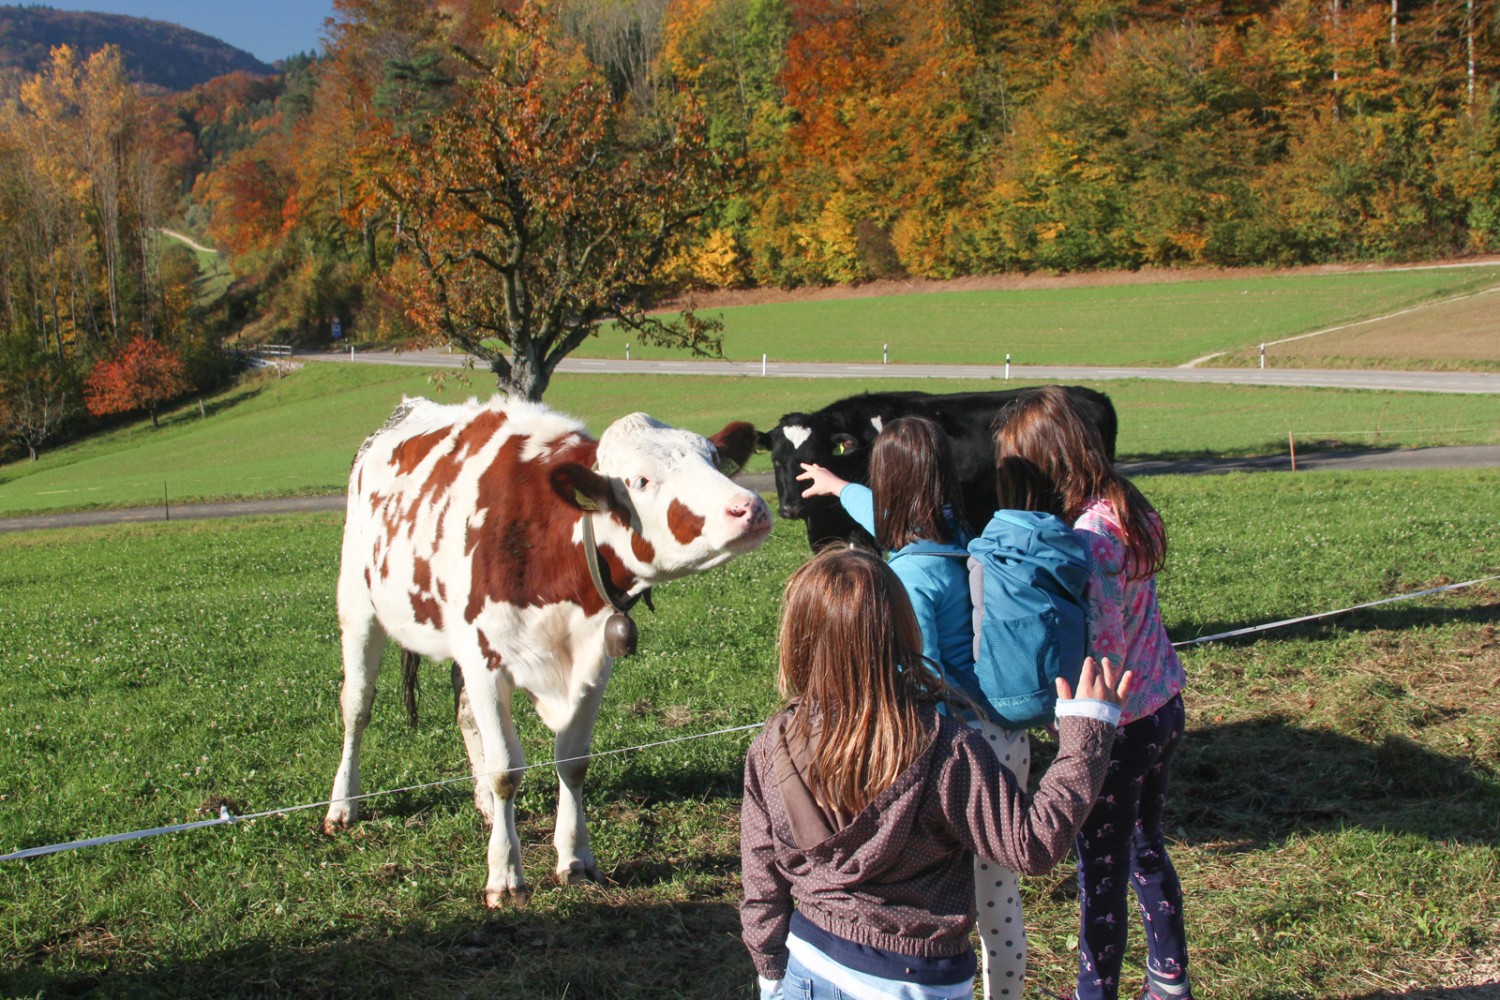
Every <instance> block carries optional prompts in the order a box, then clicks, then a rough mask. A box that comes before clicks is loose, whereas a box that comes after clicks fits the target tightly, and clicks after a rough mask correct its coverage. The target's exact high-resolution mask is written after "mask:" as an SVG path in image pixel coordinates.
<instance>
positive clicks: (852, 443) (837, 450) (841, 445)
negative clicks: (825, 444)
mask: <svg viewBox="0 0 1500 1000" xmlns="http://www.w3.org/2000/svg"><path fill="white" fill-rule="evenodd" d="M856 451H859V439H858V438H856V437H855V436H854V435H852V434H835V435H834V436H833V453H834V454H835V455H852V454H854V453H855V452H856Z"/></svg>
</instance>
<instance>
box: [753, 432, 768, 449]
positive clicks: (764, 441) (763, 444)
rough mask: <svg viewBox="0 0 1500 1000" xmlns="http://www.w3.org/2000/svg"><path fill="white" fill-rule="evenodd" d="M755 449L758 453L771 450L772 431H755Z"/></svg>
mask: <svg viewBox="0 0 1500 1000" xmlns="http://www.w3.org/2000/svg"><path fill="white" fill-rule="evenodd" d="M755 450H756V452H757V453H759V452H763V451H770V450H771V432H770V431H757V432H756V433H755Z"/></svg>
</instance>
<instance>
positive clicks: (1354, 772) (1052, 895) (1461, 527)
mask: <svg viewBox="0 0 1500 1000" xmlns="http://www.w3.org/2000/svg"><path fill="white" fill-rule="evenodd" d="M1492 479H1493V476H1492V475H1491V474H1489V473H1487V472H1468V471H1448V472H1426V473H1420V474H1407V473H1359V474H1325V473H1310V474H1300V475H1297V476H1295V477H1294V476H1290V475H1273V474H1261V475H1256V476H1239V475H1236V476H1226V477H1210V478H1191V479H1190V478H1186V477H1160V478H1152V479H1149V480H1143V481H1142V485H1143V487H1144V488H1145V490H1146V491H1147V493H1148V494H1149V495H1150V496H1151V497H1152V498H1153V499H1154V500H1155V501H1156V503H1157V504H1158V506H1159V507H1160V509H1161V510H1162V513H1163V516H1164V517H1165V518H1166V521H1167V523H1168V525H1169V526H1170V528H1171V532H1172V550H1171V554H1170V560H1169V564H1168V568H1167V570H1166V571H1165V573H1164V575H1163V577H1162V601H1163V607H1164V611H1165V614H1166V617H1167V624H1168V628H1169V631H1170V632H1171V633H1172V635H1173V637H1174V638H1177V639H1189V638H1192V637H1195V636H1201V635H1206V634H1211V633H1214V632H1218V631H1222V630H1224V629H1226V628H1234V627H1240V626H1244V625H1250V624H1255V623H1259V622H1264V621H1269V620H1273V619H1279V618H1285V617H1291V616H1295V615H1299V614H1305V613H1308V612H1311V611H1321V610H1329V609H1333V608H1337V607H1346V606H1349V605H1351V604H1355V603H1360V602H1363V601H1369V600H1373V599H1378V598H1380V597H1384V596H1389V595H1393V594H1398V593H1403V592H1408V591H1411V590H1416V589H1421V588H1424V587H1427V586H1431V585H1434V584H1437V583H1440V582H1445V581H1458V580H1464V579H1471V578H1474V577H1478V576H1481V575H1486V574H1492V573H1496V572H1500V568H1497V566H1496V553H1497V552H1500V524H1497V518H1496V517H1495V510H1496V508H1495V502H1494V498H1493V482H1492ZM340 520H341V519H340V518H338V517H337V516H307V517H282V518H265V519H241V520H236V521H234V522H228V523H205V522H196V523H173V524H158V525H150V526H119V527H112V528H100V529H79V530H70V531H59V532H44V533H32V534H23V535H13V536H7V537H4V538H0V592H3V593H4V594H5V595H6V598H5V601H4V602H3V603H0V668H3V669H0V705H4V706H5V713H4V717H3V721H0V850H11V849H14V848H19V847H26V846H32V845H35V844H39V843H46V842H51V841H56V840H67V839H72V838H76V837H86V836H93V835H98V834H102V833H107V832H113V831H118V830H124V829H133V828H140V827H150V826H156V825H159V824H163V823H172V822H180V821H185V820H192V819H195V818H200V817H201V816H203V815H211V814H213V813H215V812H216V811H217V807H218V805H219V804H220V803H222V802H228V803H229V804H230V805H231V808H232V809H234V810H235V811H236V812H240V813H244V812H248V811H254V810H261V809H269V808H276V807H280V806H289V805H294V804H298V803H304V802H314V801H318V800H321V799H322V798H324V797H325V796H326V794H327V791H328V786H329V783H330V782H331V780H332V772H333V769H334V767H335V765H336V763H337V759H338V754H339V742H340V724H339V721H338V717H337V715H338V710H337V690H338V665H337V661H338V643H337V627H336V623H335V618H334V612H333V580H334V575H335V572H336V563H337V552H338V536H339V524H340ZM800 536H801V532H799V531H796V530H795V526H793V525H781V526H779V527H778V529H777V532H776V534H775V535H774V536H773V538H772V540H771V541H770V542H769V543H768V544H767V546H766V547H765V548H764V549H762V550H761V551H760V552H757V553H755V554H753V555H751V556H747V557H745V558H742V559H740V560H738V561H736V562H734V563H731V564H730V565H729V566H726V567H724V568H722V569H720V570H717V571H714V572H713V573H710V574H707V575H705V576H702V577H699V578H695V579H692V580H686V581H681V582H679V583H676V584H672V585H670V586H669V587H665V588H662V590H661V592H660V593H659V595H658V613H657V614H656V615H654V616H653V615H650V614H642V615H641V616H640V617H641V627H642V650H643V651H642V653H641V655H640V656H639V657H637V658H633V659H628V660H624V661H622V662H621V663H620V664H618V665H617V668H616V671H615V675H614V678H613V680H612V681H611V686H610V689H609V691H608V693H607V695H606V697H605V705H604V709H603V712H602V713H601V716H600V721H599V726H598V729H597V731H596V738H595V744H594V745H595V749H596V750H608V749H612V748H616V747H625V746H632V745H637V744H641V743H646V742H652V741H655V740H660V739H665V738H670V737H674V736H681V735H689V734H697V733H703V732H707V731H711V730H714V729H717V728H721V727H726V726H731V725H735V724H739V723H746V722H754V721H757V720H759V719H761V718H763V717H764V716H765V715H766V713H767V712H768V711H769V710H770V709H771V707H772V705H773V703H774V698H775V695H774V681H773V674H774V628H775V621H776V615H777V607H776V605H777V600H778V596H779V590H780V587H781V585H782V582H783V581H784V579H785V578H786V576H787V574H788V573H789V572H790V571H791V570H792V569H793V568H794V567H795V566H796V565H797V564H798V563H799V562H800V561H801V560H802V559H803V558H804V557H805V551H804V548H805V547H804V546H803V544H802V542H801V538H800ZM1497 618H1500V587H1497V586H1496V585H1495V584H1493V583H1491V584H1488V585H1485V586H1482V587H1478V588H1473V589H1469V590H1465V591H1459V592H1455V593H1452V594H1449V595H1446V596H1443V597H1435V598H1424V599H1421V600H1418V601H1412V602H1406V603H1400V604H1394V605H1388V606H1384V607H1380V608H1375V609H1371V610H1368V611H1363V612H1356V613H1353V614H1351V615H1348V616H1346V617H1343V618H1340V619H1336V620H1331V621H1325V622H1320V623H1314V624H1309V625H1303V626H1297V627H1293V628H1289V629H1283V630H1278V631H1276V632H1272V633H1268V634H1266V635H1264V636H1261V637H1258V638H1251V639H1246V640H1240V641H1236V642H1232V643H1219V644H1209V645H1205V646H1194V647H1189V648H1187V649H1186V650H1185V651H1184V655H1185V657H1186V660H1187V666H1188V670H1189V673H1190V678H1191V681H1190V690H1189V695H1188V708H1189V720H1190V733H1189V737H1188V742H1187V745H1186V746H1185V749H1184V751H1183V754H1182V756H1181V758H1180V760H1179V764H1178V768H1177V773H1176V776H1175V779H1174V785H1175V789H1176V797H1175V804H1174V805H1173V807H1172V809H1171V811H1170V814H1169V826H1170V829H1171V831H1172V836H1173V851H1174V857H1175V859H1176V862H1177V866H1178V869H1179V872H1180V873H1181V875H1182V877H1183V879H1184V882H1185V884H1186V886H1187V898H1188V907H1189V909H1188V927H1189V933H1190V935H1191V941H1192V946H1193V974H1194V977H1195V982H1196V983H1197V985H1198V995H1200V996H1202V997H1205V998H1254V1000H1273V998H1285V997H1320V998H1321V997H1330V998H1331V997H1350V998H1352V997H1373V996H1377V995H1379V996H1390V995H1404V996H1408V997H1418V996H1448V997H1453V998H1457V997H1462V996H1465V995H1466V994H1464V993H1462V992H1458V991H1456V990H1455V991H1453V992H1447V993H1445V992H1442V991H1441V990H1439V989H1437V988H1439V987H1458V986H1460V985H1463V984H1465V983H1473V982H1481V981H1487V980H1485V979H1484V978H1483V977H1484V976H1485V975H1486V971H1485V970H1489V971H1488V975H1489V976H1490V977H1491V978H1495V977H1500V912H1497V899H1496V896H1495V893H1494V886H1495V884H1497V876H1500V849H1497V848H1500V689H1497V688H1496V686H1495V685H1494V678H1495V677H1496V676H1497V673H1500V639H1497V635H1496V621H1497ZM705 624H711V626H712V627H707V628H706V627H705ZM393 667H394V656H393V655H391V654H388V656H387V671H388V672H387V674H386V675H385V676H384V677H383V679H382V680H383V683H382V690H383V693H382V695H381V696H380V697H379V698H378V699H377V703H376V717H375V721H374V723H373V725H372V726H371V728H370V730H369V732H368V736H367V739H366V745H365V753H364V763H365V785H366V788H367V790H377V789H390V788H397V787H402V786H408V785H414V784H421V783H426V782H431V781H434V780H439V779H450V778H451V779H458V780H457V782H456V783H455V784H452V785H449V786H446V787H441V788H426V789H423V790H420V791H415V792H409V793H404V794H401V795H396V796H391V797H387V798H379V799H376V800H373V801H372V802H371V803H370V804H369V808H368V810H367V816H366V818H365V819H364V820H363V821H362V822H360V823H359V824H358V825H357V826H356V827H354V828H353V829H352V830H350V831H349V832H348V833H347V834H345V835H342V836H338V837H325V836H323V835H322V834H321V833H319V832H318V829H317V827H318V823H319V820H320V819H321V810H311V811H307V812H296V813H291V814H288V815H286V816H284V817H280V818H272V819H266V820H261V821H257V822H255V823H251V824H243V825H239V826H234V827H225V828H215V829H211V830H207V831H201V832H197V833H191V834H182V835H178V836H173V837H161V838H156V839H152V840H146V841H140V842H136V843H132V844H123V845H116V846H110V847H104V848H96V849H92V850H86V851H78V852H73V853H67V854H61V855H56V856H53V857H49V858H43V859H37V860H32V861H28V862H24V863H11V862H7V863H5V864H3V865H0V914H3V915H4V919H3V920H0V995H4V996H49V997H50V996H109V997H115V996H182V995H212V996H243V997H250V996H257V997H263V996H286V997H325V996H356V995H358V996H362V997H371V998H381V997H419V998H422V997H433V998H437V997H445V998H446V997H452V996H535V997H563V996H566V997H581V996H586V997H729V996H736V997H748V996H750V995H751V993H750V990H749V983H750V980H751V969H750V965H749V962H748V960H747V959H746V957H745V955H744V952H743V950H742V948H741V946H740V944H739V942H738V926H737V917H736V913H735V904H736V902H737V899H738V875H737V872H738V860H737V840H736V830H737V827H736V816H737V810H738V804H739V785H738V778H739V772H740V768H741V766H742V761H743V753H744V748H745V746H746V745H747V743H748V739H749V737H748V736H746V735H731V736H719V737H714V738H710V739H705V740H699V741H694V742H687V743H680V744H676V745H673V746H670V747H663V748H658V749H654V750H649V751H643V752H640V753H636V754H632V755H628V756H615V757H605V758H601V759H599V760H598V761H597V762H596V763H595V764H594V766H593V767H592V768H591V771H590V776H589V780H590V786H589V791H588V795H587V798H588V804H589V809H590V811H591V816H592V831H593V835H594V842H595V850H596V852H597V853H598V855H599V858H600V861H601V864H602V866H603V868H604V870H605V872H606V873H607V875H608V876H609V879H610V881H609V882H608V883H607V884H606V885H603V886H585V887H572V888H559V887H550V888H547V887H544V888H542V890H541V891H539V892H538V893H537V895H536V896H535V897H534V898H533V900H532V901H531V904H530V905H529V906H528V907H527V908H525V909H520V910H511V911H505V912H500V913H494V914H490V913H486V912H484V910H483V907H482V904H481V901H480V894H479V889H480V887H481V885H482V883H483V879H484V861H483V837H484V834H483V831H482V829H481V826H480V822H479V819H478V816H477V814H476V813H475V811H474V809H473V807H472V804H471V802H470V796H469V790H468V785H467V782H466V781H465V780H463V775H464V771H465V763H464V757H463V750H462V746H461V742H460V740H459V739H458V737H457V734H456V733H455V732H454V731H453V728H454V727H453V725H452V723H451V721H449V719H450V716H449V711H450V708H449V706H450V704H451V703H450V702H449V700H448V698H449V695H448V692H447V684H446V672H445V671H443V670H440V669H435V668H429V669H428V670H427V674H426V677H425V680H424V684H425V687H424V700H423V704H422V716H423V721H422V724H421V726H420V727H419V728H418V729H416V730H414V731H413V730H409V729H408V728H407V727H406V725H405V723H404V720H403V718H402V715H401V709H400V703H399V699H398V698H396V697H395V696H394V690H395V686H396V684H395V682H396V672H395V671H394V669H392V668H393ZM519 715H520V717H521V724H522V725H521V728H522V733H523V741H524V743H525V746H526V751H527V754H528V757H529V759H531V760H533V761H545V760H548V759H550V757H551V751H550V748H549V745H548V740H547V739H546V735H545V733H544V731H543V730H542V728H541V726H540V725H539V723H538V722H537V721H536V719H535V718H534V716H533V715H532V714H531V712H530V710H529V709H524V708H523V709H521V710H520V712H519ZM1043 756H1045V754H1043ZM554 788H555V783H554V781H553V780H552V779H551V778H550V776H549V775H548V774H547V772H545V771H541V772H538V773H536V774H534V775H532V776H531V777H529V778H528V779H527V783H526V785H525V786H524V788H523V791H522V794H521V799H520V815H521V834H522V838H523V842H524V844H525V852H524V857H525V863H526V868H527V871H528V876H529V877H530V878H531V879H532V880H533V881H534V882H536V883H537V884H538V885H544V883H545V881H546V878H547V876H548V875H549V873H550V871H551V868H552V864H553V857H552V853H551V849H550V846H549V845H550V831H551V811H552V809H553V807H554V805H555V801H556V795H555V791H554ZM1072 885H1073V883H1072V876H1071V868H1070V865H1069V864H1066V863H1065V864H1064V865H1063V866H1061V867H1060V868H1059V869H1057V870H1056V871H1055V872H1054V873H1052V874H1051V875H1049V876H1047V877H1044V878H1038V879H1030V880H1027V884H1026V891H1027V897H1028V898H1027V922H1028V928H1029V932H1030V936H1031V967H1032V979H1031V982H1032V984H1033V985H1034V987H1036V988H1042V987H1045V988H1049V989H1054V990H1061V989H1064V988H1066V985H1067V982H1068V980H1069V978H1070V976H1071V973H1072V970H1073V962H1074V961H1075V955H1076V953H1075V952H1073V951H1072V950H1071V949H1070V938H1071V936H1072V935H1073V934H1074V928H1073V926H1072V922H1073V920H1074V919H1075V914H1076V909H1075V906H1076V904H1075V901H1074V898H1073V897H1074V891H1073V889H1072ZM1133 949H1134V950H1133V952H1132V959H1131V961H1132V964H1131V965H1130V966H1129V967H1128V975H1129V976H1131V977H1132V978H1134V977H1138V976H1139V974H1140V967H1139V960H1140V956H1141V950H1140V942H1139V939H1138V936H1137V939H1136V940H1135V942H1134V945H1133ZM1419 987H1420V988H1419ZM1428 989H1430V990H1431V991H1430V992H1429V991H1427V990H1428Z"/></svg>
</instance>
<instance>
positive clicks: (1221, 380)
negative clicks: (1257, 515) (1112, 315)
mask: <svg viewBox="0 0 1500 1000" xmlns="http://www.w3.org/2000/svg"><path fill="white" fill-rule="evenodd" d="M464 358H465V356H464V355H462V354H450V353H448V352H446V351H436V350H434V351H406V352H399V353H397V352H390V351H368V352H364V353H360V351H359V350H358V349H357V348H356V349H355V350H354V352H353V356H352V360H353V361H355V362H365V363H369V364H386V365H410V366H414V367H421V368H458V367H460V366H462V365H463V363H464ZM297 359H298V360H300V361H340V362H346V363H347V362H349V361H350V360H351V355H350V354H348V353H338V354H334V353H328V354H299V355H297ZM557 370H558V371H560V372H587V373H592V374H598V375H625V374H638V375H741V376H747V377H754V376H761V375H765V376H775V377H779V378H968V379H1004V378H1005V377H1006V374H1007V369H1006V366H1005V365H1003V364H1002V365H906V364H901V365H842V364H825V363H815V362H802V361H767V362H766V363H765V365H764V366H762V364H761V362H759V361H624V360H619V361H615V360H608V359H604V358H566V359H564V361H563V362H562V364H560V365H558V368H557ZM1009 377H1010V378H1012V379H1017V380H1021V381H1032V382H1094V381H1101V380H1114V379H1126V378H1143V379H1158V380H1164V381H1172V382H1200V383H1203V382H1206V383H1212V384H1219V385H1230V384H1234V385H1284V386H1322V387H1333V388H1341V389H1388V390H1395V391H1402V392H1461V393H1487V392H1495V393H1500V375H1492V374H1485V373H1476V372H1396V371H1363V370H1347V371H1346V370H1326V369H1312V368H1266V369H1260V368H1076V367H1053V366H1040V365H1012V366H1011V367H1010V368H1009Z"/></svg>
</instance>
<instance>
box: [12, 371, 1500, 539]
mask: <svg viewBox="0 0 1500 1000" xmlns="http://www.w3.org/2000/svg"><path fill="white" fill-rule="evenodd" d="M1021 384H1024V383H1020V382H1009V383H1007V382H998V381H989V380H950V379H926V380H901V379H865V380H859V379H849V380H843V379H841V380H831V379H776V378H764V379H762V378H755V377H724V378H701V377H697V376H671V377H664V376H658V377H652V376H623V375H576V374H562V375H559V376H557V378H556V379H555V381H554V382H553V384H552V387H551V389H550V390H549V392H548V395H547V402H548V403H549V405H551V406H553V407H554V408H556V409H559V410H563V411H564V412H568V413H571V414H573V415H574V416H576V417H578V418H579V419H581V420H583V421H584V422H585V423H586V424H587V425H588V427H589V428H590V429H591V430H592V431H593V432H594V433H595V434H597V433H599V432H600V431H602V430H603V429H604V427H605V426H606V425H607V424H608V422H609V421H610V420H613V419H615V418H616V417H618V416H621V415H623V414H625V413H629V412H632V411H635V410H645V411H646V412H649V413H651V414H653V415H654V416H656V417H658V418H660V419H662V420H665V421H667V422H669V423H673V424H677V425H679V426H684V427H689V428H691V429H693V430H696V431H700V432H702V433H713V432H714V431H717V430H718V429H719V428H721V427H723V426H724V424H725V423H727V422H728V421H731V420H748V421H750V422H751V423H754V424H756V425H757V426H759V427H771V426H774V424H775V423H776V421H777V420H778V419H779V418H780V417H781V415H782V414H784V413H788V412H795V411H798V410H813V409H817V408H818V407H820V406H823V405H824V404H826V403H828V402H831V401H832V400H834V399H838V398H841V397H843V396H845V395H848V394H851V393H855V392H863V391H881V390H887V389H900V388H912V389H926V390H928V391H931V392H960V391H964V390H983V389H994V388H998V387H1002V386H1006V385H1021ZM1094 386H1095V388H1098V389H1100V390H1102V391H1104V392H1106V393H1108V394H1109V395H1110V397H1111V398H1112V399H1113V400H1114V403H1115V406H1116V408H1117V409H1118V411H1119V415H1120V440H1119V450H1120V455H1121V457H1122V458H1126V459H1148V458H1154V459H1167V458H1185V457H1201V456H1210V455H1236V456H1245V455H1267V454H1279V453H1282V452H1284V451H1285V450H1286V448H1287V436H1288V433H1289V432H1290V433H1294V434H1295V435H1296V441H1297V447H1298V449H1299V450H1300V449H1305V448H1318V447H1322V448H1335V447H1369V446H1374V447H1412V446H1417V445H1444V444H1494V443H1500V396H1487V395H1457V394H1440V393H1394V392H1362V391H1349V390H1339V389H1283V388H1273V387H1260V386H1218V385H1191V384H1187V383H1171V382H1158V381H1150V380H1126V381H1109V382H1098V383H1094ZM493 389H494V383H493V380H492V378H491V376H489V375H488V374H487V373H485V372H467V373H463V372H456V371H452V370H448V371H441V372H440V371H433V372H427V371H424V370H421V369H413V368H406V367H398V366H386V365H348V364H320V363H310V364H308V365H306V366H305V367H304V368H302V369H301V370H300V371H297V372H294V373H292V374H290V375H287V376H286V377H283V378H278V377H277V376H275V375H274V374H263V375H260V376H257V377H254V378H251V379H249V380H247V381H245V382H243V383H242V384H240V385H238V386H237V387H235V388H233V389H230V390H228V391H226V392H223V393H221V394H219V395H217V396H215V397H213V398H211V399H208V400H206V401H205V405H204V408H203V411H202V413H203V414H204V415H200V412H199V408H198V406H197V405H196V404H188V405H186V406H182V407H179V408H178V409H177V410H175V411H173V412H171V413H169V414H167V415H165V416H164V417H163V418H162V421H161V427H160V428H152V426H151V423H150V421H144V420H143V421H139V422H136V423H133V424H129V425H126V426H123V427H120V428H119V429H116V430H113V431H110V432H106V433H102V434H98V435H95V436H93V437H91V438H89V439H87V440H85V441H82V442H79V443H77V444H73V445H70V446H68V447H64V448H59V449H56V450H53V451H44V452H43V454H42V457H41V458H40V459H39V460H38V461H36V462H30V461H25V460H22V461H17V462H12V463H10V464H8V465H5V466H0V515H4V514H21V513H35V512H51V511H60V510H73V509H81V508H89V507H130V506H141V505H153V504H160V503H161V502H162V499H163V495H164V494H165V495H166V496H167V498H168V499H169V500H170V501H171V502H172V503H182V502H188V501H194V500H208V499H229V498H244V497H266V496H296V495H308V494H319V493H339V492H342V491H343V489H344V488H345V485H346V483H345V480H346V477H347V475H348V471H349V465H350V462H351V461H352V459H353V456H354V452H355V451H356V449H357V448H358V447H359V443H360V442H361V441H363V440H364V438H365V436H366V435H368V434H369V433H370V432H371V431H373V430H374V429H375V428H377V427H379V426H380V425H381V424H382V423H384V422H385V419H386V417H387V416H389V414H390V412H391V411H392V410H393V409H395V407H396V405H397V404H398V403H399V402H400V400H401V397H402V396H403V395H404V394H405V395H425V396H429V397H431V398H435V399H440V400H444V401H460V400H463V399H467V398H468V397H470V396H473V395H478V396H480V397H487V396H488V395H489V394H490V393H491V392H492V391H493ZM769 467H770V466H769V458H768V457H767V456H758V457H757V458H756V460H755V461H754V462H752V464H751V466H750V468H751V470H752V471H765V470H767V469H769Z"/></svg>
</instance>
